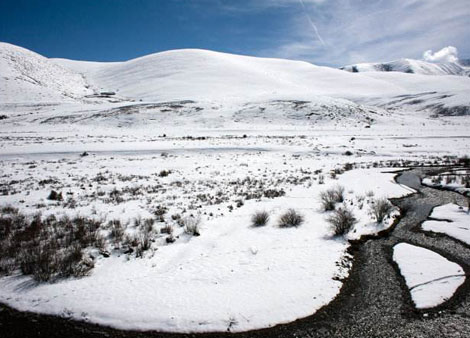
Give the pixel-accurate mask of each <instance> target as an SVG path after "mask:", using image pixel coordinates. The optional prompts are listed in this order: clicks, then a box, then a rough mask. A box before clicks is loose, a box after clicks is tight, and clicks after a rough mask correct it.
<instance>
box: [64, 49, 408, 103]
mask: <svg viewBox="0 0 470 338" xmlns="http://www.w3.org/2000/svg"><path fill="white" fill-rule="evenodd" d="M55 61H56V62H57V63H58V64H61V65H64V66H67V67H69V68H70V69H73V70H74V71H79V72H81V73H83V74H84V75H85V76H86V78H87V79H89V80H90V82H91V83H92V84H93V85H94V86H96V87H97V88H100V89H101V90H106V91H116V92H117V93H119V95H121V96H124V97H130V98H134V99H142V100H146V101H169V100H184V99H191V100H196V101H199V100H211V101H212V100H217V101H227V100H229V101H243V102H248V101H250V100H253V99H256V100H269V99H308V98H309V97H311V96H319V95H328V96H334V97H341V98H349V97H355V96H365V95H371V94H375V95H379V94H380V95H383V94H392V93H402V90H401V88H400V87H399V86H396V85H394V84H390V83H387V82H383V81H381V80H371V79H368V78H366V77H362V76H359V77H358V76H353V74H348V73H345V72H341V71H339V70H337V69H333V68H328V67H318V66H314V65H312V64H310V63H307V62H301V61H289V60H280V59H267V58H256V57H248V56H240V55H232V54H226V53H218V52H212V51H207V50H195V49H186V50H174V51H167V52H162V53H156V54H152V55H148V56H144V57H141V58H137V59H133V60H130V61H126V62H120V63H107V64H103V65H102V66H97V65H96V64H95V63H89V62H85V63H83V62H70V61H64V60H55Z"/></svg>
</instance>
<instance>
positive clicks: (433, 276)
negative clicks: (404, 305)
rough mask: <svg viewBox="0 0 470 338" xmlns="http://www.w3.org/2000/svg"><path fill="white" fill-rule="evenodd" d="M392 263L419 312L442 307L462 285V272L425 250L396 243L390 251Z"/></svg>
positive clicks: (463, 278) (434, 253)
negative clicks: (396, 266)
mask: <svg viewBox="0 0 470 338" xmlns="http://www.w3.org/2000/svg"><path fill="white" fill-rule="evenodd" d="M393 260H394V261H395V262H396V263H397V264H398V267H399V268H400V272H401V274H402V275H403V277H404V278H405V280H406V284H407V286H408V288H409V289H410V293H411V298H412V299H413V302H414V303H415V305H416V307H417V308H418V309H426V308H432V307H435V306H437V305H439V304H442V303H443V302H445V301H446V300H448V299H449V298H450V297H452V295H453V294H454V292H455V290H457V288H458V287H459V286H460V285H462V284H463V283H464V281H465V272H464V270H463V269H462V268H461V267H460V266H459V265H458V264H456V263H453V262H450V261H449V260H447V259H446V258H444V257H442V256H441V255H439V254H437V253H436V252H433V251H431V250H428V249H425V248H421V247H418V246H414V245H410V244H407V243H399V244H397V245H395V247H394V248H393Z"/></svg>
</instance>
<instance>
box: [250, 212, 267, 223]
mask: <svg viewBox="0 0 470 338" xmlns="http://www.w3.org/2000/svg"><path fill="white" fill-rule="evenodd" d="M268 221H269V213H268V212H267V211H257V212H255V213H254V214H253V216H251V225H252V226H254V227H261V226H265V225H266V224H268Z"/></svg>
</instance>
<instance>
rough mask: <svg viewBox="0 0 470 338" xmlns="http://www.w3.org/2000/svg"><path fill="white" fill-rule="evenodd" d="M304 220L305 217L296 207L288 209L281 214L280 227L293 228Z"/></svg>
mask: <svg viewBox="0 0 470 338" xmlns="http://www.w3.org/2000/svg"><path fill="white" fill-rule="evenodd" d="M303 222H304V217H303V216H302V215H301V214H299V213H298V212H297V211H295V210H294V209H289V210H287V211H286V212H285V213H284V214H282V215H281V217H280V218H279V223H278V225H279V227H280V228H291V227H298V226H300V225H301V224H302V223H303Z"/></svg>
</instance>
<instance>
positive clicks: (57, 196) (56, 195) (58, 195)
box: [47, 190, 64, 201]
mask: <svg viewBox="0 0 470 338" xmlns="http://www.w3.org/2000/svg"><path fill="white" fill-rule="evenodd" d="M47 199H48V200H51V201H62V200H63V199H64V198H63V196H62V193H61V192H59V193H58V192H57V191H55V190H52V191H51V192H50V194H49V196H48V197H47Z"/></svg>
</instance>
